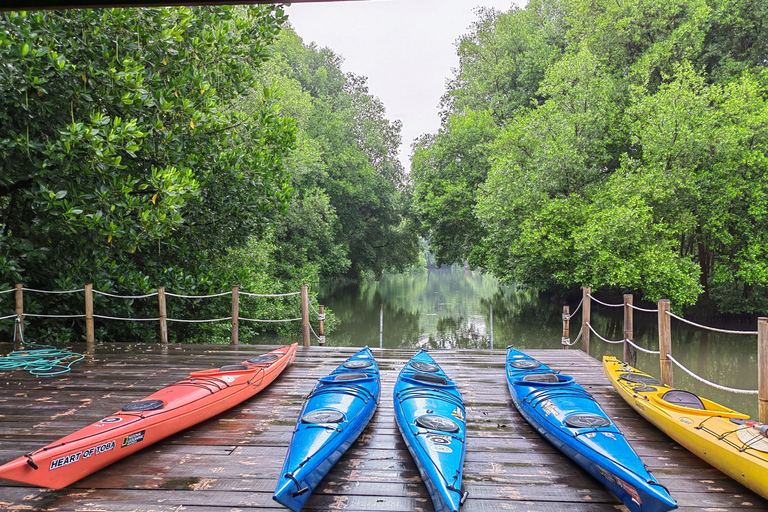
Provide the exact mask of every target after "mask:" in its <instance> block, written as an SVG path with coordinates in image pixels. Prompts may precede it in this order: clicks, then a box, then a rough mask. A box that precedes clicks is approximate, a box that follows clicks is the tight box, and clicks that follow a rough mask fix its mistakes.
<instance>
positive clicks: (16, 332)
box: [13, 283, 24, 344]
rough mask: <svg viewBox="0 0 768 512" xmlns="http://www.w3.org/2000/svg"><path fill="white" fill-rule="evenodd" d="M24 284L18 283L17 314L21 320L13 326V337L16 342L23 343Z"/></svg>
mask: <svg viewBox="0 0 768 512" xmlns="http://www.w3.org/2000/svg"><path fill="white" fill-rule="evenodd" d="M23 288H24V285H22V284H21V283H19V284H17V285H16V315H17V316H18V318H19V321H18V322H16V324H15V327H14V328H13V339H14V341H15V342H16V343H19V344H21V340H22V339H24V290H23Z"/></svg>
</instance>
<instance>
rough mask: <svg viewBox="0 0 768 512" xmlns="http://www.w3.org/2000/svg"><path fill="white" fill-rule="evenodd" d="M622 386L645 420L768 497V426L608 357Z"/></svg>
mask: <svg viewBox="0 0 768 512" xmlns="http://www.w3.org/2000/svg"><path fill="white" fill-rule="evenodd" d="M603 371H604V372H605V375H606V376H607V377H608V379H610V381H611V384H613V387H614V388H616V391H618V392H619V394H620V395H621V396H622V398H624V400H626V402H627V403H628V404H629V405H630V406H632V408H633V409H635V410H636V411H637V412H639V413H640V414H641V415H642V416H643V417H644V418H645V419H647V420H648V421H650V422H651V423H653V424H654V425H656V427H658V428H659V429H660V430H661V431H663V432H664V433H666V434H667V435H668V436H669V437H671V438H672V439H674V440H675V441H677V442H678V443H680V444H681V445H683V446H684V447H686V448H687V449H688V450H690V451H691V452H692V453H694V454H696V455H698V456H699V457H701V458H702V459H704V460H705V461H707V462H708V463H710V464H712V465H713V466H714V467H716V468H717V469H719V470H720V471H722V472H723V473H725V474H726V475H728V476H730V477H731V478H733V479H734V480H736V481H737V482H739V483H741V484H743V485H744V486H746V487H749V488H750V489H752V490H753V491H755V492H756V493H758V494H759V495H761V496H763V497H764V498H768V437H767V436H768V425H764V424H761V423H759V422H757V421H753V420H750V419H749V416H747V415H746V414H742V413H740V412H737V411H733V410H731V409H728V408H727V407H723V406H722V405H720V404H717V403H715V402H712V401H710V400H707V399H705V398H701V397H699V396H697V395H695V394H693V393H691V392H688V391H683V390H680V389H674V388H670V387H667V386H665V385H663V384H662V383H661V382H660V381H659V380H657V379H655V378H653V377H652V376H650V375H648V374H647V373H643V372H641V371H640V370H637V369H635V368H632V367H631V366H629V365H627V364H624V363H622V362H621V361H619V360H618V359H616V358H615V357H607V356H606V357H603Z"/></svg>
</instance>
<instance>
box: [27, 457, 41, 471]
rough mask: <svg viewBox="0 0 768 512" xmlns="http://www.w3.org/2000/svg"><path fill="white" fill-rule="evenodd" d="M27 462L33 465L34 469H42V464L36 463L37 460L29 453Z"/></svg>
mask: <svg viewBox="0 0 768 512" xmlns="http://www.w3.org/2000/svg"><path fill="white" fill-rule="evenodd" d="M27 464H29V465H30V466H31V467H32V469H40V466H38V465H37V464H35V461H33V460H32V457H30V456H29V455H27Z"/></svg>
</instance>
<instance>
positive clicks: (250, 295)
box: [240, 292, 301, 297]
mask: <svg viewBox="0 0 768 512" xmlns="http://www.w3.org/2000/svg"><path fill="white" fill-rule="evenodd" d="M240 295H247V296H249V297H290V296H291V295H301V292H289V293H249V292H240Z"/></svg>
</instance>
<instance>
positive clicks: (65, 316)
mask: <svg viewBox="0 0 768 512" xmlns="http://www.w3.org/2000/svg"><path fill="white" fill-rule="evenodd" d="M14 316H16V315H14ZM24 316H31V317H35V318H85V315H42V314H39V313H24Z"/></svg>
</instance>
